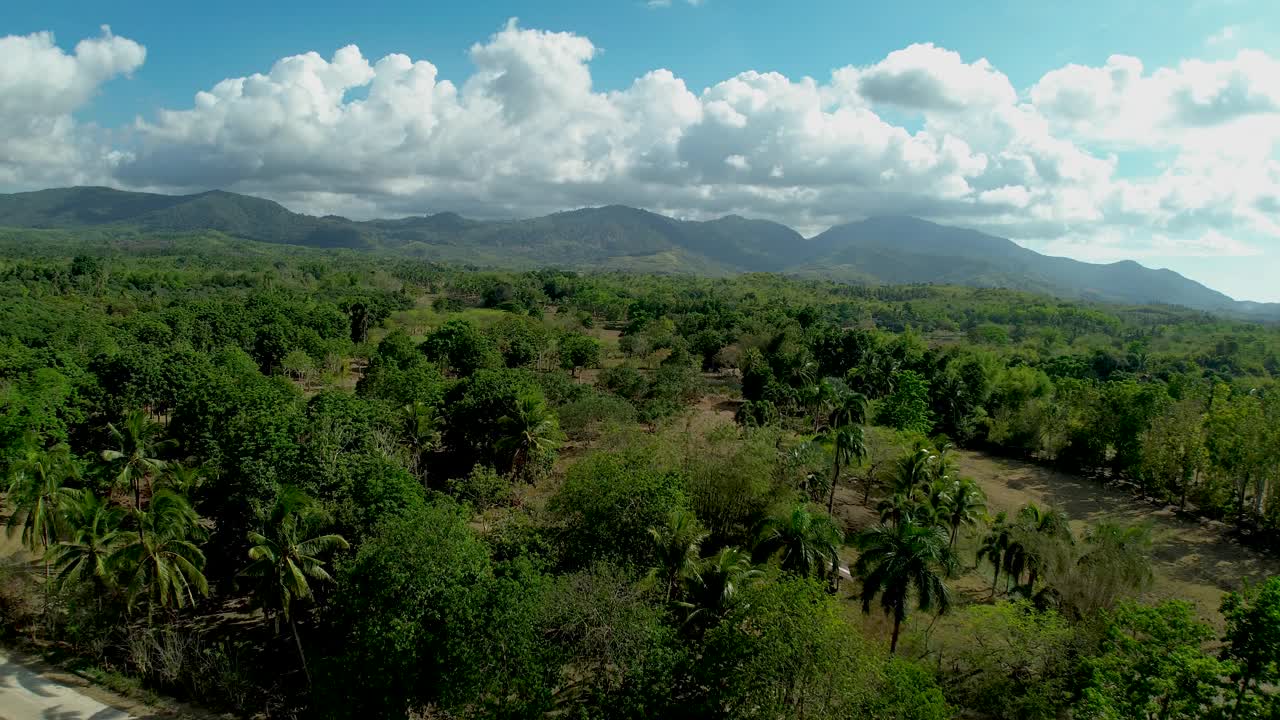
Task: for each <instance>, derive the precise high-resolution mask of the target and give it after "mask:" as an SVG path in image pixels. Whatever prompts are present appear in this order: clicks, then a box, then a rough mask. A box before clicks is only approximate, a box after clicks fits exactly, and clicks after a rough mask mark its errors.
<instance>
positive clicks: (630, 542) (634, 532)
mask: <svg viewBox="0 0 1280 720" xmlns="http://www.w3.org/2000/svg"><path fill="white" fill-rule="evenodd" d="M687 506H688V499H687V498H686V496H685V493H684V478H682V477H681V476H680V475H679V474H677V473H674V472H668V471H664V470H660V469H658V468H656V467H654V464H653V461H652V460H651V459H649V458H646V457H645V456H644V455H642V454H640V453H638V452H630V453H611V452H597V453H593V454H592V455H590V456H588V457H586V458H583V459H582V460H580V461H579V462H578V463H577V464H575V465H574V466H573V467H572V468H570V470H569V472H568V473H567V474H566V475H565V478H564V483H563V484H562V485H561V487H560V490H559V492H557V493H556V495H555V496H554V497H553V498H552V499H551V508H552V510H553V511H554V512H556V513H557V514H558V515H560V516H561V517H562V518H563V521H564V524H565V533H564V534H565V537H564V543H565V544H564V552H565V556H566V557H568V558H571V559H575V560H576V561H577V562H578V563H580V564H587V563H590V562H591V561H595V560H611V561H614V562H617V563H622V564H632V565H634V566H636V567H649V566H650V565H651V563H652V562H653V558H654V551H653V544H652V541H651V540H650V539H649V528H651V527H655V526H658V525H660V524H662V523H664V522H665V521H666V519H667V518H668V516H669V515H670V514H671V512H672V511H674V510H677V509H681V508H686V507H687Z"/></svg>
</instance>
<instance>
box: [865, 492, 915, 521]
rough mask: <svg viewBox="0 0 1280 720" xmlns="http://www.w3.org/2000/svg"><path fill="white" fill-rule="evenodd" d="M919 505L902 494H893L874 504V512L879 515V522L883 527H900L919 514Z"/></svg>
mask: <svg viewBox="0 0 1280 720" xmlns="http://www.w3.org/2000/svg"><path fill="white" fill-rule="evenodd" d="M920 509H921V508H920V504H919V503H917V502H916V501H915V500H914V499H912V498H911V497H909V496H907V495H903V494H902V493H894V494H892V495H890V496H889V497H887V498H885V499H883V500H881V501H880V502H878V503H876V512H877V513H879V514H880V522H881V523H883V524H885V525H901V524H902V523H904V522H911V521H912V519H913V518H914V516H915V515H917V514H918V513H919V512H920Z"/></svg>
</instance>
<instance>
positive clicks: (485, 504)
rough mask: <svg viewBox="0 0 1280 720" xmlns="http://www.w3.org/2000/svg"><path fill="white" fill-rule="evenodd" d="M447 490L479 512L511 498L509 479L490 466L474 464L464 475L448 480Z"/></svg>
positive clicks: (506, 501) (499, 505) (497, 505)
mask: <svg viewBox="0 0 1280 720" xmlns="http://www.w3.org/2000/svg"><path fill="white" fill-rule="evenodd" d="M449 492H450V494H452V495H453V496H454V497H455V498H457V499H458V500H460V501H462V502H464V503H466V504H468V505H470V506H471V507H473V508H475V509H476V510H477V511H479V512H484V511H486V510H489V509H490V508H495V507H501V506H502V505H505V504H507V503H508V502H510V500H511V494H512V488H511V481H510V480H509V479H507V478H505V477H503V476H502V475H500V474H499V473H498V472H497V471H496V470H494V469H493V468H491V467H487V466H484V465H476V466H475V467H473V468H471V473H470V474H468V475H467V476H466V477H461V478H454V479H452V480H450V481H449Z"/></svg>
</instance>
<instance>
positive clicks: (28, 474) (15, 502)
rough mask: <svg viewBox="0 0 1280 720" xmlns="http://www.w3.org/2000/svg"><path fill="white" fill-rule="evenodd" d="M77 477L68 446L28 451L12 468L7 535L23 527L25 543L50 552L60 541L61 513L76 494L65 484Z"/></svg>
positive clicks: (30, 547) (8, 494)
mask: <svg viewBox="0 0 1280 720" xmlns="http://www.w3.org/2000/svg"><path fill="white" fill-rule="evenodd" d="M75 476H76V467H75V462H74V461H73V460H72V458H71V452H70V450H69V449H68V448H67V446H65V445H59V446H57V447H55V448H53V449H51V450H47V451H45V450H39V449H36V448H33V447H31V448H28V449H27V450H26V452H25V453H24V455H23V456H22V458H21V459H19V460H18V461H17V462H15V463H13V465H12V467H11V468H10V477H9V487H8V491H7V493H6V497H7V499H8V502H9V505H10V506H12V508H13V513H12V514H11V515H10V516H9V521H8V525H7V528H8V532H9V534H10V535H11V536H12V535H13V534H14V533H15V532H17V530H18V528H22V544H23V545H25V546H27V547H28V548H29V549H31V550H32V551H35V550H36V549H37V548H38V549H39V550H40V551H41V553H45V552H47V551H48V549H49V547H50V546H52V545H53V543H54V542H55V541H56V540H57V537H58V533H59V530H60V529H61V526H62V512H63V510H64V509H65V506H66V504H67V503H68V502H69V501H71V500H74V498H75V496H76V491H75V490H73V489H72V488H69V487H67V486H66V485H65V483H66V482H67V481H68V480H71V479H74V478H75Z"/></svg>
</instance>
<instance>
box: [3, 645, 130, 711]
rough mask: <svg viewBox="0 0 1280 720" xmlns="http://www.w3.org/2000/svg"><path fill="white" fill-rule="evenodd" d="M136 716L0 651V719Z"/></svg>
mask: <svg viewBox="0 0 1280 720" xmlns="http://www.w3.org/2000/svg"><path fill="white" fill-rule="evenodd" d="M132 717H133V716H132V715H130V714H128V713H126V712H124V711H122V710H116V709H115V708H112V707H109V706H107V705H103V704H102V703H100V702H98V701H97V700H93V699H92V698H89V697H86V696H84V695H81V694H80V693H79V692H78V691H77V690H76V689H75V688H73V687H70V686H68V685H63V684H62V683H59V682H57V681H54V680H50V679H49V678H46V677H44V676H43V675H40V674H39V673H37V672H34V671H33V670H31V669H30V668H28V667H27V666H25V665H21V664H19V663H17V662H15V661H14V660H13V658H12V657H11V656H10V655H9V653H7V652H5V651H3V650H0V720H130V718H132Z"/></svg>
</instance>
